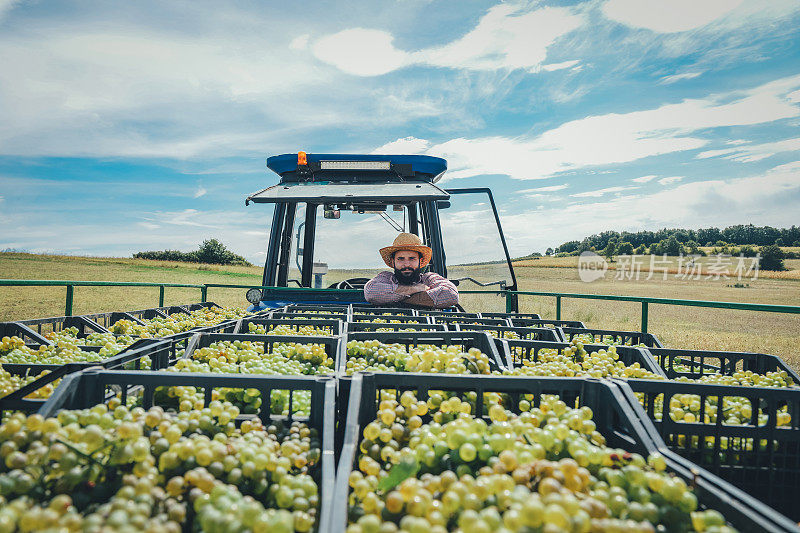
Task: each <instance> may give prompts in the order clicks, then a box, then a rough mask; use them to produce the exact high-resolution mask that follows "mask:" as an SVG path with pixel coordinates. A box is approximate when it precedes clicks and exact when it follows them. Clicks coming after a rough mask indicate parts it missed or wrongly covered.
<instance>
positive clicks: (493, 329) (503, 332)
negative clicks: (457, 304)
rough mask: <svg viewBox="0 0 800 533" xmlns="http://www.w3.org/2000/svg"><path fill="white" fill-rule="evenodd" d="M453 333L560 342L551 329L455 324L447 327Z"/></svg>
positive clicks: (555, 331) (559, 335) (555, 332)
mask: <svg viewBox="0 0 800 533" xmlns="http://www.w3.org/2000/svg"><path fill="white" fill-rule="evenodd" d="M449 327H450V329H453V330H455V331H485V332H486V333H488V334H489V335H491V336H492V337H494V338H496V339H524V340H530V341H550V342H560V341H561V334H560V331H559V330H558V329H553V328H515V327H511V326H495V325H488V324H469V323H468V324H460V323H458V322H456V323H455V324H450V325H449Z"/></svg>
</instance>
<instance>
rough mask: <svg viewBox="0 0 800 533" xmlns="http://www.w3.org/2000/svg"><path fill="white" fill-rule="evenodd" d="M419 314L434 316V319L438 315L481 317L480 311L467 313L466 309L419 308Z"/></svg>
mask: <svg viewBox="0 0 800 533" xmlns="http://www.w3.org/2000/svg"><path fill="white" fill-rule="evenodd" d="M417 314H419V315H420V316H432V317H434V320H435V319H437V318H438V317H451V318H480V317H481V315H480V313H467V312H464V311H445V310H443V309H419V310H417Z"/></svg>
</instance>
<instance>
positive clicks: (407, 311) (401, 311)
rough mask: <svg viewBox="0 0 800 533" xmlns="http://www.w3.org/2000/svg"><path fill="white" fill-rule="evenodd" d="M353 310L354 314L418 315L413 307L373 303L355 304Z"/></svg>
mask: <svg viewBox="0 0 800 533" xmlns="http://www.w3.org/2000/svg"><path fill="white" fill-rule="evenodd" d="M351 312H352V313H353V314H361V315H384V314H389V315H406V316H417V315H418V313H417V310H416V309H412V308H410V307H376V306H373V305H357V304H353V305H352V306H351Z"/></svg>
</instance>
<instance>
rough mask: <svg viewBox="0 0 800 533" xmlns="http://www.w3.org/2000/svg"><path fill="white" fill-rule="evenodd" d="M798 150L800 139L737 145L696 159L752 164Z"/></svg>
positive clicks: (698, 155) (712, 151) (701, 154)
mask: <svg viewBox="0 0 800 533" xmlns="http://www.w3.org/2000/svg"><path fill="white" fill-rule="evenodd" d="M798 150H800V137H797V138H794V139H784V140H782V141H776V142H771V143H764V144H754V145H738V146H737V147H736V148H724V149H720V150H707V151H705V152H700V153H699V154H697V156H696V157H697V158H698V159H708V158H711V157H719V156H725V158H726V159H732V160H734V161H738V162H740V163H753V162H755V161H761V160H762V159H767V158H768V157H772V156H773V155H776V154H779V153H783V152H796V151H798Z"/></svg>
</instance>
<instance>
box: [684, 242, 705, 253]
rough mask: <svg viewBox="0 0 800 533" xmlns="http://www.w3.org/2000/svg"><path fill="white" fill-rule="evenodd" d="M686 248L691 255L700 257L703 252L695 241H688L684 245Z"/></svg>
mask: <svg viewBox="0 0 800 533" xmlns="http://www.w3.org/2000/svg"><path fill="white" fill-rule="evenodd" d="M686 248H688V249H689V253H690V254H692V255H702V253H703V251H702V250H701V249H700V243H698V242H697V241H689V242H687V243H686Z"/></svg>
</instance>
